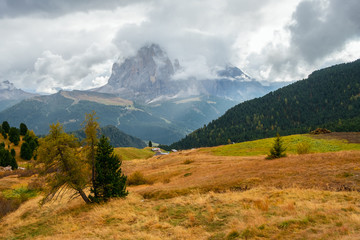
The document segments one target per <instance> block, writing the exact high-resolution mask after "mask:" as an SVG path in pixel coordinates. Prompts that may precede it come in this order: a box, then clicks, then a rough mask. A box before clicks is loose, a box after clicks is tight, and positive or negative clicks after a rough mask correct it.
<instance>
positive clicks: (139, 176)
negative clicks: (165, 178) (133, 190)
mask: <svg viewBox="0 0 360 240" xmlns="http://www.w3.org/2000/svg"><path fill="white" fill-rule="evenodd" d="M127 184H128V186H131V185H133V186H137V185H143V184H152V181H150V180H149V179H147V178H146V177H145V176H144V174H143V173H142V172H140V171H135V172H133V173H132V174H131V175H130V176H128V178H127Z"/></svg>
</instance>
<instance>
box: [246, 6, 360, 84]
mask: <svg viewBox="0 0 360 240" xmlns="http://www.w3.org/2000/svg"><path fill="white" fill-rule="evenodd" d="M359 13H360V1H358V0H346V1H343V0H328V1H325V0H306V1H303V2H300V4H299V5H298V6H297V8H296V10H295V12H294V13H293V16H292V21H291V23H290V24H289V25H288V27H287V28H286V29H287V31H288V33H289V35H290V39H289V43H286V42H284V43H283V44H273V43H270V44H268V45H267V46H266V47H265V48H264V49H263V51H262V52H261V53H260V54H253V55H251V56H250V58H249V61H250V62H251V63H250V64H251V65H252V67H255V66H256V65H258V66H262V67H263V68H265V69H267V70H268V73H267V74H266V77H268V78H270V80H271V79H275V78H280V79H281V78H282V79H289V78H293V80H295V79H296V77H298V76H301V75H303V74H304V73H305V72H306V73H309V72H308V71H313V70H315V69H316V68H319V67H324V65H326V64H324V61H325V60H324V59H326V58H327V57H329V56H331V55H332V54H334V53H335V52H339V51H342V50H343V49H344V47H345V46H346V44H347V43H349V42H350V41H352V40H356V39H359V38H360V14H359ZM358 57H360V56H358ZM341 60H342V61H344V60H343V59H341ZM330 64H331V62H330ZM264 71H266V70H264ZM294 78H295V79H294Z"/></svg>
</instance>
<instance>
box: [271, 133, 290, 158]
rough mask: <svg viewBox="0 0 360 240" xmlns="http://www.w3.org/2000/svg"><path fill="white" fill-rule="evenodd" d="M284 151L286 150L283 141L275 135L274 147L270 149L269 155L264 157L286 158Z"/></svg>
mask: <svg viewBox="0 0 360 240" xmlns="http://www.w3.org/2000/svg"><path fill="white" fill-rule="evenodd" d="M285 150H286V148H285V147H284V145H283V140H282V139H281V137H280V135H279V133H277V134H276V138H275V141H274V145H273V147H272V148H271V149H270V154H269V155H268V156H267V157H266V159H275V158H281V157H286V154H285Z"/></svg>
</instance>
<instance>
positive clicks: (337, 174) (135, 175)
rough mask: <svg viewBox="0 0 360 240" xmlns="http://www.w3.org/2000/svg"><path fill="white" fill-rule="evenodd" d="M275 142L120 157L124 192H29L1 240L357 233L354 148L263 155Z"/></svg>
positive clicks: (293, 144) (330, 146)
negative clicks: (97, 198)
mask: <svg viewBox="0 0 360 240" xmlns="http://www.w3.org/2000/svg"><path fill="white" fill-rule="evenodd" d="M318 137H321V136H318ZM273 143H274V138H272V139H264V140H259V141H253V142H247V143H243V145H242V144H230V145H226V146H221V147H216V148H204V149H194V150H187V151H179V152H177V153H171V154H170V155H163V156H154V157H152V158H149V159H133V160H127V161H123V164H122V170H123V172H124V173H125V175H127V176H128V179H127V180H128V190H129V195H128V196H127V197H126V198H124V199H123V198H118V199H111V200H109V201H108V202H107V203H104V204H101V205H92V204H91V205H88V204H84V203H83V202H82V200H81V199H79V198H77V199H72V200H70V201H69V198H68V197H65V198H63V199H59V200H58V201H55V202H54V201H53V202H49V203H46V204H45V205H43V206H42V207H41V208H39V205H38V201H39V199H40V198H41V197H40V196H39V197H35V198H30V199H29V200H28V201H26V202H24V203H22V204H21V205H20V207H19V208H18V209H17V210H16V211H15V212H13V213H10V214H7V215H6V216H5V217H3V219H2V222H0V228H1V229H2V231H1V232H0V239H33V238H34V239H84V238H86V239H208V240H215V239H224V240H227V239H357V238H359V236H360V228H359V226H360V208H359V205H358V203H359V201H360V187H359V179H358V176H359V175H360V167H359V158H360V149H359V144H356V143H348V142H347V141H345V140H339V139H321V138H313V137H311V136H309V135H294V136H287V137H283V144H284V145H285V146H286V147H287V149H286V153H287V157H283V158H278V159H273V160H271V161H269V160H266V159H265V156H266V154H268V153H269V150H270V148H271V147H272V146H273ZM302 143H308V144H309V146H310V151H309V152H308V153H307V154H299V152H298V146H299V145H300V144H302ZM244 145H246V146H248V147H249V150H248V152H247V154H246V152H245V147H244ZM224 148H227V149H228V151H229V152H230V153H231V154H229V155H226V156H225V155H224V154H223V153H224ZM306 148H307V147H306ZM239 149H240V150H239ZM252 151H254V152H252ZM10 177H14V176H9V177H7V178H10ZM7 178H3V179H0V183H1V182H2V180H7ZM16 181H18V179H17V180H16ZM12 185H14V183H13V184H12ZM16 185H18V183H17V184H16ZM34 185H35V184H34ZM16 188H18V187H14V189H16ZM86 191H87V192H88V189H86ZM68 194H69V195H68V196H69V197H70V196H71V195H72V193H71V192H69V193H68Z"/></svg>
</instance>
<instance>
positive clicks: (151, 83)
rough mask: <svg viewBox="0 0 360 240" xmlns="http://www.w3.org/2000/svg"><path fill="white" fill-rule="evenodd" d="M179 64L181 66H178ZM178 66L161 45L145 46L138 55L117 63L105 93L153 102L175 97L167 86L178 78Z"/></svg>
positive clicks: (104, 90) (105, 87)
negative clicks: (175, 76) (171, 96)
mask: <svg viewBox="0 0 360 240" xmlns="http://www.w3.org/2000/svg"><path fill="white" fill-rule="evenodd" d="M178 65H179V63H177V66H178ZM174 72H175V70H174V66H173V64H172V62H171V61H170V59H169V57H168V56H167V53H166V52H165V50H163V49H162V48H161V47H160V46H159V45H158V44H154V43H152V44H147V45H145V46H143V47H141V48H140V49H139V50H138V52H137V54H136V55H135V56H132V57H129V58H126V59H125V60H124V61H123V62H122V63H121V64H119V63H114V64H113V68H112V74H111V76H110V78H109V81H108V84H107V85H105V86H104V87H102V88H100V89H99V90H100V91H101V92H110V93H119V94H121V96H122V97H125V98H130V99H133V98H134V97H135V98H136V97H139V96H140V98H144V100H145V99H152V98H154V97H156V96H159V95H165V94H171V93H172V92H169V91H168V90H169V89H168V88H166V87H165V86H166V85H167V84H168V82H169V81H170V79H171V77H172V75H174Z"/></svg>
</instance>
